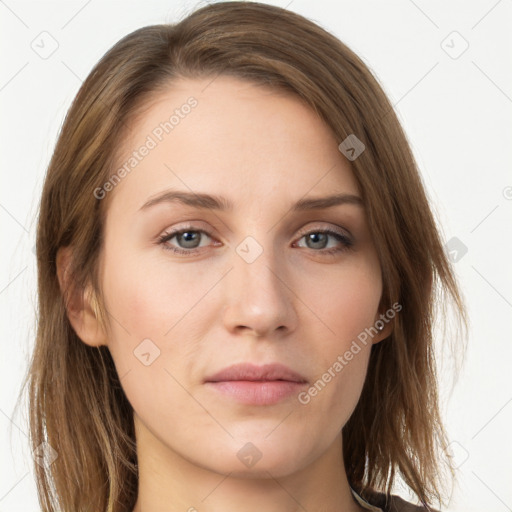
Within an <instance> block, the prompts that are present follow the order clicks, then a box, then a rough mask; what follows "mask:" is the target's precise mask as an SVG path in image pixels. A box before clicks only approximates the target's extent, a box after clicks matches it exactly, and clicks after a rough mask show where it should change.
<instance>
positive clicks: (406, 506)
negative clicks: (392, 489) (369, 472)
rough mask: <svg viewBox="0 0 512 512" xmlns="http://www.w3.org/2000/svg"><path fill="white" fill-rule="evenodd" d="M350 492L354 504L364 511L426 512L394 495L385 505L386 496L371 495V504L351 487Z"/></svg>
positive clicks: (376, 493)
mask: <svg viewBox="0 0 512 512" xmlns="http://www.w3.org/2000/svg"><path fill="white" fill-rule="evenodd" d="M350 490H351V491H352V494H353V496H354V499H355V500H356V502H357V503H359V505H361V507H363V508H364V509H365V510H371V512H427V509H426V508H425V507H422V506H418V505H413V504H412V503H409V502H408V501H405V500H404V499H402V498H400V496H397V495H395V494H392V495H391V496H389V499H388V500H387V503H386V494H384V493H379V492H375V493H372V497H371V498H369V499H370V502H371V503H369V502H368V501H366V500H364V499H363V498H362V497H361V496H359V494H357V492H356V491H354V489H352V487H351V488H350ZM433 512H437V511H433Z"/></svg>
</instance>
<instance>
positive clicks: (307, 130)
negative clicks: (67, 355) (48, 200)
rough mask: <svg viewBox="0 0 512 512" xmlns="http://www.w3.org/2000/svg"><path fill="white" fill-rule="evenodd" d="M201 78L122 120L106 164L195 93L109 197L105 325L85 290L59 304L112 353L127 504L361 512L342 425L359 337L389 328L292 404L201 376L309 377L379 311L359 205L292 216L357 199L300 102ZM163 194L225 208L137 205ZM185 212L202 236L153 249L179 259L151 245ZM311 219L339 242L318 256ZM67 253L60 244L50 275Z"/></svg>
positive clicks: (331, 145)
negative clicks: (262, 370)
mask: <svg viewBox="0 0 512 512" xmlns="http://www.w3.org/2000/svg"><path fill="white" fill-rule="evenodd" d="M210 82H211V78H210V79H208V80H185V79H182V80H180V81H179V82H175V83H173V84H172V87H169V90H168V91H166V92H165V93H160V95H159V96H158V97H155V98H153V101H152V102H151V103H150V104H148V108H147V109H146V110H145V111H144V112H143V115H141V116H139V117H138V118H137V120H136V122H135V123H134V124H133V126H132V131H131V134H132V135H131V136H130V137H128V138H127V139H126V141H125V142H126V144H125V145H124V146H123V150H124V151H125V154H124V156H123V158H121V159H120V162H124V161H126V159H127V158H128V157H129V155H130V154H131V152H132V151H133V150H134V149H136V148H138V147H140V146H141V145H142V144H143V143H144V141H145V140H146V138H147V136H148V135H149V134H151V133H152V130H154V128H155V127H156V126H158V125H159V123H161V122H162V121H164V120H166V119H168V117H169V114H168V113H169V112H172V111H173V110H174V109H175V108H178V107H180V105H182V104H184V103H185V102H186V100H187V98H188V97H189V96H191V95H192V96H194V97H195V98H196V99H197V100H198V105H197V107H195V108H194V109H193V110H192V111H191V113H190V114H189V115H188V116H186V117H184V118H183V119H181V120H180V123H179V124H178V125H177V126H176V127H175V128H174V129H173V131H172V132H171V133H170V134H168V135H166V136H165V137H164V139H163V140H162V141H161V142H160V143H159V144H158V145H157V147H156V148H154V149H152V150H151V151H150V152H149V154H148V155H147V156H146V157H145V158H144V159H143V160H142V161H141V162H140V163H139V164H138V165H137V167H136V168H135V169H134V170H133V171H132V172H131V173H130V174H129V175H127V177H126V178H124V179H123V180H122V181H121V183H119V184H118V185H117V186H116V187H115V190H113V191H111V192H109V194H110V196H109V198H108V199H109V201H110V203H109V206H108V212H107V219H106V225H105V240H104V247H103V249H102V253H101V259H100V269H101V282H102V286H103V292H104V295H105V301H106V307H107V310H108V313H109V315H108V320H109V329H102V327H101V325H99V323H98V320H97V318H96V316H95V315H94V311H93V309H92V307H91V304H90V300H89V294H88V293H85V294H84V297H83V298H82V300H81V301H80V302H79V304H78V305H77V306H76V308H74V309H72V310H70V311H69V316H70V320H71V322H72V324H73V327H74V328H75V330H76V331H77V333H78V335H79V336H80V338H81V339H82V340H83V341H84V343H87V344H89V345H91V346H98V345H102V344H104V345H107V346H108V347H109V350H110V351H111V353H112V356H113V359H114V361H115V365H116V368H117V371H118V373H119V376H120V377H121V384H122V386H123V389H124V391H125V393H126V396H127V397H128V399H129V401H130V403H131V404H132V406H133V409H134V421H135V428H136V437H137V450H138V460H139V494H138V500H137V503H136V506H135V508H134V512H146V511H147V512H160V511H162V512H163V511H164V510H165V511H166V512H173V511H186V510H194V509H195V510H197V511H199V512H202V511H208V512H213V511H215V512H217V511H222V512H231V511H239V510H244V511H247V512H249V511H251V512H252V511H253V512H256V511H261V510H265V511H270V512H273V511H275V512H284V511H286V512H293V511H299V510H311V511H312V510H322V511H324V510H325V511H333V512H334V511H349V512H351V511H356V510H362V508H361V507H360V506H359V505H358V504H357V503H356V502H355V500H354V499H353V497H352V495H351V492H350V489H349V485H348V481H347V477H346V473H345V468H344V466H343V463H342V437H341V429H342V427H343V425H344V424H345V423H346V422H347V420H348V419H349V417H350V415H351V413H352V412H353V410H354V408H355V406H356V404H357V402H358V399H359V397H360V394H361V390H362V386H363V383H364V379H365V376H366V371H367V364H368V358H369V355H370V350H371V345H372V343H378V342H380V341H381V340H382V339H384V338H386V337H387V336H388V335H389V334H390V332H389V327H388V326H386V327H385V329H384V330H383V331H382V332H381V333H380V334H378V335H376V336H375V337H374V338H373V339H372V340H370V342H369V343H368V344H367V345H360V346H361V350H360V351H359V352H358V353H357V354H356V355H354V357H353V359H352V360H351V361H350V362H349V363H348V364H347V365H346V366H344V368H343V370H342V371H341V372H339V373H337V374H336V377H335V378H333V379H332V380H331V381H330V382H329V383H328V384H327V385H326V386H325V387H324V388H323V389H322V390H321V391H320V392H319V393H318V394H317V395H316V396H314V397H311V400H310V401H309V403H307V404H302V403H300V402H299V400H298V399H297V396H296V394H294V395H292V396H291V397H289V398H286V399H284V400H283V401H281V402H279V403H278V404H274V405H266V406H265V405H264V406H262V405H244V404H240V403H238V402H236V401H235V400H233V399H230V398H228V397H225V396H223V395H220V394H219V393H217V392H215V391H212V390H211V389H209V388H208V387H207V386H205V385H204V383H203V381H204V379H205V377H206V376H209V375H212V374H213V373H215V372H217V371H219V370H221V369H223V368H225V367H227V366H230V365H231V364H234V363H239V362H252V363H254V364H265V363H270V362H280V363H283V364H285V365H287V366H289V367H290V368H291V369H293V370H295V371H297V372H298V373H300V374H302V375H303V376H305V377H306V379H307V380H308V382H309V383H310V384H312V383H314V382H315V381H317V380H318V379H319V378H320V377H321V376H322V374H324V373H325V372H326V371H327V369H328V368H329V367H332V365H333V363H334V362H335V361H336V360H337V357H338V356H339V355H340V354H343V353H344V352H345V351H346V350H348V349H349V347H350V345H351V343H352V342H353V340H355V339H357V336H358V334H359V333H361V332H362V331H364V329H365V328H367V327H370V326H373V325H374V324H375V322H376V320H378V319H379V315H380V313H382V312H383V311H379V301H380V298H381V293H382V280H381V269H380V265H379V259H378V255H377V253H376V250H375V247H374V244H373V241H372V238H371V235H370V232H369V229H368V225H367V221H366V217H365V212H364V208H363V207H362V206H359V205H354V204H343V205H338V206H335V207H332V208H326V209H323V210H319V211H310V212H301V213H291V212H290V208H291V206H292V204H294V203H295V202H296V201H298V200H299V199H301V198H304V197H307V198H312V197H323V196H327V195H331V194H333V193H347V194H354V195H360V191H359V188H358V185H357V182H356V180H355V178H354V176H353V174H352V171H351V168H350V163H349V161H348V160H346V159H345V157H344V156H343V155H342V154H341V153H340V151H339V150H338V144H339V143H340V142H341V141H338V140H336V138H335V137H334V135H333V134H332V132H331V131H330V129H329V127H328V126H327V125H326V124H325V123H324V122H323V121H322V120H321V119H320V118H319V117H318V116H317V115H316V114H315V113H314V112H313V110H312V109H310V108H309V107H307V106H306V105H305V104H303V103H302V102H301V100H300V99H299V98H298V97H295V96H291V95H284V94H281V93H278V92H276V91H275V90H271V89H267V88H265V87H262V86H257V85H254V84H252V83H249V82H246V81H240V80H238V79H235V78H230V77H223V76H220V77H217V78H216V79H215V80H213V82H211V83H210ZM208 84H209V85H208ZM121 165H122V163H121ZM170 188H175V189H179V190H184V191H188V192H190V191H194V192H198V193H199V192H204V193H210V194H216V195H219V196H224V197H226V198H227V199H229V200H231V201H232V202H233V203H234V207H233V210H232V211H226V212H221V211H211V210H205V209H197V208H193V207H190V206H185V205H183V204H180V203H172V204H171V203H163V204H158V205H155V206H153V207H151V208H148V209H147V210H143V211H140V208H141V206H142V205H143V204H144V203H146V202H147V201H148V200H149V199H151V198H153V197H155V196H157V195H158V194H159V193H161V192H162V191H164V190H167V189H170ZM187 222H190V223H191V225H192V227H191V228H190V229H194V230H205V231H206V232H207V233H208V235H205V234H197V233H196V238H197V245H198V252H196V253H192V255H191V256H184V255H180V254H174V253H173V252H171V251H170V250H166V249H165V246H167V247H174V248H181V249H183V250H188V251H193V249H192V247H193V245H191V242H190V241H189V242H188V245H187V243H186V242H185V241H184V240H183V239H181V241H180V240H179V239H178V238H177V237H174V238H173V239H172V240H168V241H167V242H166V243H165V244H159V243H158V240H157V238H158V237H159V236H160V235H162V233H165V232H168V231H169V230H170V229H171V228H173V229H174V228H177V229H178V228H183V227H189V226H188V225H187ZM321 229H335V230H336V229H338V230H341V232H342V233H344V234H346V235H348V236H350V238H351V240H352V241H353V246H352V247H351V248H349V249H347V248H345V250H341V251H340V252H338V253H336V254H334V255H333V256H328V255H325V250H326V248H327V249H329V248H333V247H339V248H341V249H343V248H344V244H343V242H340V241H337V240H336V238H334V237H333V236H332V235H331V236H330V237H329V238H328V239H327V240H326V241H325V246H322V245H321V243H322V239H320V241H317V242H316V244H314V243H313V244H311V243H310V244H309V245H308V237H306V236H304V235H305V234H306V233H318V230H321ZM247 236H251V237H252V238H253V239H254V240H255V241H256V242H257V244H259V247H261V249H262V253H261V254H260V255H259V256H258V257H257V258H256V259H255V261H253V262H252V263H248V262H247V261H245V260H244V259H243V258H242V257H241V256H240V255H239V253H237V251H236V249H237V247H238V246H239V244H241V242H242V241H244V239H245V238H246V237H247ZM187 247H189V249H187ZM251 247H252V248H251V249H250V250H251V251H253V250H254V246H251ZM324 247H326V248H324ZM253 254H254V253H253ZM67 258H69V254H68V253H66V251H64V250H62V251H60V253H59V259H58V265H59V276H60V278H61V282H62V272H63V269H64V268H65V266H66V261H67ZM89 291H90V290H89ZM144 339H150V340H151V341H152V343H154V345H155V346H157V347H158V350H160V354H159V357H157V358H156V359H155V360H154V361H153V362H152V363H151V364H150V365H147V366H146V365H145V364H143V363H142V362H141V361H140V360H139V359H138V358H137V357H135V355H134V350H135V351H136V350H137V347H138V346H139V345H140V343H141V341H142V340H144ZM150 347H153V345H150ZM146 351H147V350H146ZM149 351H150V353H151V355H152V356H153V355H154V354H155V353H156V352H155V349H154V348H150V349H149ZM306 389H307V387H306ZM248 442H250V443H252V444H253V445H254V446H255V447H257V449H258V450H259V452H260V454H261V458H260V460H259V461H258V462H257V463H256V464H254V465H253V466H252V467H247V466H246V465H244V464H243V463H242V462H241V460H240V459H239V458H238V457H237V453H238V452H239V450H240V449H241V448H242V447H244V446H245V445H246V444H247V443H248Z"/></svg>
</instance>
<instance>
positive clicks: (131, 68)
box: [28, 2, 465, 512]
mask: <svg viewBox="0 0 512 512" xmlns="http://www.w3.org/2000/svg"><path fill="white" fill-rule="evenodd" d="M37 257H38V272H39V281H38V286H39V301H40V302H39V306H40V307H39V322H38V334H37V342H36V347H35V352H34V355H33V361H32V363H31V368H30V372H29V375H28V383H29V390H30V405H31V408H30V414H31V418H30V419H31V437H32V444H33V448H34V450H35V451H36V453H38V454H39V455H40V456H39V458H38V464H36V466H35V467H36V476H37V484H38V492H39V496H40V500H41V503H42V506H43V508H44V510H52V511H53V510H62V511H66V512H67V511H70V512H71V511H73V512H76V511H82V510H83V511H85V510H87V511H89V510H91V511H116V512H117V511H133V512H142V511H151V512H156V511H164V510H165V511H175V510H190V511H192V510H198V511H203V510H204V511H216V510H222V511H228V512H229V511H230V510H244V511H253V510H254V511H256V510H275V511H292V510H293V511H295V510H310V511H312V510H333V511H334V510H337V511H338V510H343V511H356V510H374V511H375V510H377V511H378V510H381V511H391V510H393V511H395V510H402V511H407V510H433V508H432V507H435V506H437V505H436V504H441V503H442V489H441V487H442V486H441V481H442V478H444V476H445V475H444V474H443V472H442V471H443V468H442V467H441V465H440V461H439V456H440V454H441V451H442V450H444V449H445V448H446V445H447V441H446V435H445V432H444V429H443V425H442V422H441V419H440V414H439V406H438V394H437V387H436V375H435V364H434V363H435V361H434V357H433V345H432V343H433V336H432V331H433V322H434V318H435V315H434V313H435V307H436V305H437V302H436V301H437V299H440V298H451V299H452V300H453V303H454V304H455V307H456V310H457V311H458V313H459V315H460V319H461V320H463V321H465V311H464V306H463V302H462V299H461V296H460V293H459V290H458V287H457V283H456V280H455V278H454V275H453V273H452V271H451V269H450V265H449V263H448V261H447V259H446V256H445V254H444V251H443V247H442V242H441V240H440V236H439V233H438V230H437V227H436V224H435V221H434V219H433V216H432V213H431V210H430V207H429V204H428V201H427V199H426V195H425V192H424V189H423V185H422V182H421V179H420V176H419V173H418V171H417V168H416V164H415V162H414V159H413V156H412V154H411V151H410V148H409V146H408V144H407V140H406V137H405V135H404V133H403V131H402V129H401V127H400V124H399V122H398V120H397V118H396V116H395V113H394V112H393V109H392V107H391V105H390V103H389V101H388V100H387V98H386V96H385V94H384V93H383V91H382V89H381V88H380V86H379V85H378V83H377V81H376V80H375V78H374V77H373V76H372V74H371V73H370V71H369V70H368V69H367V67H366V66H365V65H364V64H363V63H362V61H361V60H360V59H359V58H358V57H357V56H356V55H355V54H354V53H353V52H352V51H350V50H349V49H348V48H347V47H346V46H345V45H344V44H343V43H341V42H340V41H339V40H338V39H336V38H335V37H334V36H332V35H330V34H329V33H327V32H326V31H324V30H323V29H322V28H320V27H319V26H317V25H315V24H314V23H312V22H310V21H308V20H306V19H305V18H303V17H301V16H299V15H297V14H294V13H292V12H289V11H286V10H284V9H281V8H277V7H273V6H269V5H264V4H258V3H252V2H240V3H237V2H234V3H233V2H225V3H217V4H213V5H209V6H207V7H204V8H202V9H199V10H197V11H196V12H194V13H192V14H191V15H189V16H188V17H187V18H186V19H184V20H183V21H181V22H180V23H178V24H176V25H158V26H151V27H145V28H142V29H140V30H137V31H135V32H134V33H132V34H129V35H128V36H126V37H125V38H124V39H122V40H121V41H119V42H118V43H117V44H116V45H115V46H114V47H113V48H112V49H111V50H110V51H108V52H107V54H106V55H105V56H104V57H103V58H102V59H101V61H100V62H99V63H98V64H97V66H96V67H95V68H94V69H93V71H92V72H91V73H90V75H89V77H88V78H87V79H86V81H85V82H84V84H83V85H82V87H81V89H80V91H79V93H78V95H77V97H76V99H75V101H74V102H73V105H72V106H71V108H70V110H69V112H68V115H67V117H66V120H65V123H64V125H63V127H62V131H61V134H60V136H59V140H58V142H57V145H56V148H55V152H54V155H53V158H52V160H51V163H50V166H49V169H48V173H47V177H46V181H45V184H44V189H43V194H42V200H41V208H40V215H39V224H38V233H37ZM441 294H444V295H442V297H441ZM42 461H43V462H42ZM445 472H449V473H453V471H452V470H451V468H450V467H446V468H445ZM398 476H400V477H401V479H402V481H403V482H404V483H405V484H406V485H407V486H408V488H409V489H410V490H411V491H412V492H413V493H414V494H415V495H416V497H417V501H418V502H419V503H420V504H421V506H418V507H416V506H414V505H413V504H412V503H409V502H407V501H405V500H404V499H401V498H400V497H398V496H397V495H396V494H392V490H393V485H394V484H396V478H397V477H398Z"/></svg>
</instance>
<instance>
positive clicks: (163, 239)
mask: <svg viewBox="0 0 512 512" xmlns="http://www.w3.org/2000/svg"><path fill="white" fill-rule="evenodd" d="M187 232H192V233H203V234H205V235H206V236H208V237H210V238H212V236H211V235H210V234H209V233H208V232H207V231H204V230H202V229H194V227H193V226H187V227H184V228H181V229H179V230H175V231H171V232H167V233H162V235H160V236H159V237H158V244H161V245H162V246H163V248H164V249H165V250H166V251H171V252H173V253H175V254H182V255H184V256H191V255H194V254H196V253H198V252H199V251H200V249H197V248H195V249H181V248H179V247H170V246H169V245H168V244H167V242H168V241H169V240H172V239H173V238H174V237H175V236H176V235H181V234H183V233H187ZM313 233H314V234H318V233H321V234H327V235H331V236H332V237H334V238H335V239H336V240H338V241H339V242H341V243H342V247H335V248H331V249H320V250H315V249H311V250H312V251H313V252H318V253H321V254H323V255H325V256H328V257H329V256H336V255H337V254H339V253H342V252H344V251H347V250H350V249H352V247H353V245H354V243H353V242H352V240H351V239H350V238H348V237H347V236H346V235H343V234H342V233H338V232H337V231H333V230H331V229H314V230H311V231H306V232H302V233H301V236H300V238H299V240H301V239H302V238H304V237H305V236H307V235H310V234H313ZM306 249H307V247H306Z"/></svg>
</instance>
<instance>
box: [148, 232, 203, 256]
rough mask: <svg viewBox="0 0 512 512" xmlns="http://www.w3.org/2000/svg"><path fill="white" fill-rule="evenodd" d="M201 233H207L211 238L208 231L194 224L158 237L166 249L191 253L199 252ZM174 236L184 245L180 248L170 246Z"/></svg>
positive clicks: (177, 252)
mask: <svg viewBox="0 0 512 512" xmlns="http://www.w3.org/2000/svg"><path fill="white" fill-rule="evenodd" d="M201 235H206V236H207V237H208V238H211V237H210V235H209V234H208V233H207V232H206V231H204V230H202V229H194V228H193V227H192V226H190V227H185V228H182V229H179V230H174V231H171V232H167V233H163V234H162V235H161V236H160V237H159V238H158V243H160V244H162V245H163V247H164V249H166V250H168V251H172V252H174V253H176V254H183V255H190V254H195V253H196V252H198V247H199V242H200V239H201V238H202V237H201ZM173 238H176V241H177V242H178V243H179V244H180V245H183V247H182V248H180V247H174V246H170V245H169V243H168V242H170V241H171V240H172V239H173Z"/></svg>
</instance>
